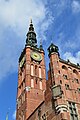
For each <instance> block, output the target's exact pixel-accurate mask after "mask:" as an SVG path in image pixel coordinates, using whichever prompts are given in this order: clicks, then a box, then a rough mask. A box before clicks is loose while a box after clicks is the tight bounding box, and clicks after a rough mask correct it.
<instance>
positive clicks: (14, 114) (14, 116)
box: [12, 110, 16, 120]
mask: <svg viewBox="0 0 80 120" xmlns="http://www.w3.org/2000/svg"><path fill="white" fill-rule="evenodd" d="M12 118H13V119H14V120H16V110H15V111H14V113H13V116H12Z"/></svg>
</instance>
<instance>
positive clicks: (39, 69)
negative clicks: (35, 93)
mask: <svg viewBox="0 0 80 120" xmlns="http://www.w3.org/2000/svg"><path fill="white" fill-rule="evenodd" d="M41 77H42V76H41V67H39V78H41Z"/></svg>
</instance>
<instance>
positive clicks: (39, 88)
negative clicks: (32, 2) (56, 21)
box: [16, 20, 46, 120]
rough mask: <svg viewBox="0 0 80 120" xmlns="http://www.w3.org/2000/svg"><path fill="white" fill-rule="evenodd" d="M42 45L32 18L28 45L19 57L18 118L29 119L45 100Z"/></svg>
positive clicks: (18, 119) (17, 119) (44, 70)
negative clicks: (38, 40) (38, 39)
mask: <svg viewBox="0 0 80 120" xmlns="http://www.w3.org/2000/svg"><path fill="white" fill-rule="evenodd" d="M44 55H45V53H44V50H43V47H42V45H40V47H38V46H37V39H36V33H35V31H34V27H33V23H32V20H31V22H30V26H29V31H28V33H27V39H26V45H25V48H24V49H23V51H22V53H21V55H20V58H19V67H18V88H17V108H16V109H17V114H16V120H27V119H28V117H29V116H30V115H31V114H32V113H33V112H34V111H35V110H36V108H37V107H38V106H39V105H40V104H41V103H42V102H44V92H45V90H46V69H45V61H44Z"/></svg>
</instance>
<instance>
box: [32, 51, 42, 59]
mask: <svg viewBox="0 0 80 120" xmlns="http://www.w3.org/2000/svg"><path fill="white" fill-rule="evenodd" d="M31 58H33V59H34V60H36V61H41V60H42V56H41V54H40V53H38V52H32V53H31Z"/></svg>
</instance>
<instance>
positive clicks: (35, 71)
mask: <svg viewBox="0 0 80 120" xmlns="http://www.w3.org/2000/svg"><path fill="white" fill-rule="evenodd" d="M35 76H37V65H36V66H35Z"/></svg>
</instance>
